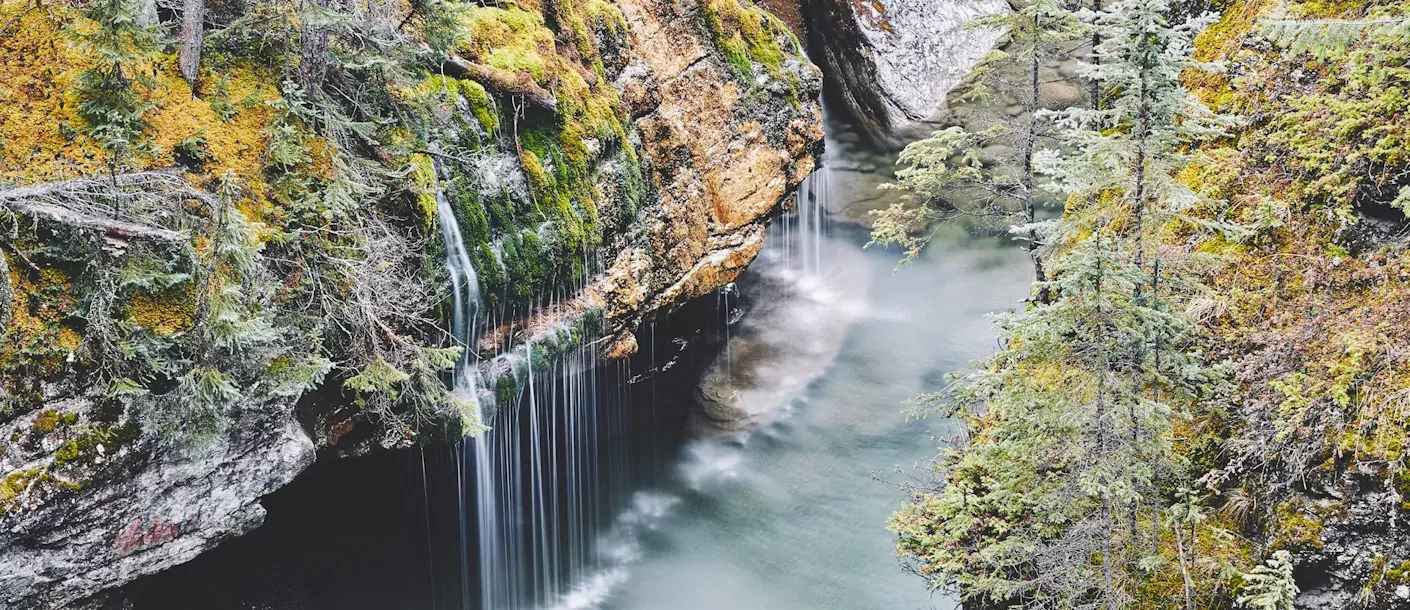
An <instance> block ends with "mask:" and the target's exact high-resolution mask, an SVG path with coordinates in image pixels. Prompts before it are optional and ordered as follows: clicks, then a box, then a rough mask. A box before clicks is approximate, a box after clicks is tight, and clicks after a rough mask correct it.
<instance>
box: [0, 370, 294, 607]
mask: <svg viewBox="0 0 1410 610" xmlns="http://www.w3.org/2000/svg"><path fill="white" fill-rule="evenodd" d="M93 407H94V405H93V403H92V402H90V401H88V400H86V399H84V398H79V397H73V398H66V399H61V400H54V401H50V402H49V403H48V404H47V405H46V407H45V409H44V410H42V411H39V412H37V413H33V414H31V415H30V416H28V417H21V418H18V419H16V420H13V421H11V422H9V423H8V424H6V425H5V426H3V427H0V435H3V436H4V437H5V438H7V439H10V442H9V444H8V445H7V446H6V450H5V451H4V452H3V453H0V469H3V470H4V471H6V472H9V473H11V477H14V473H16V472H20V473H23V472H26V471H36V470H35V466H36V464H37V462H39V461H43V460H46V459H57V460H58V461H61V462H63V463H62V464H59V466H58V467H57V468H53V469H50V470H48V471H46V472H45V473H44V474H43V475H42V476H44V477H48V478H57V479H60V481H61V483H62V484H63V485H64V487H63V488H62V489H64V490H65V491H64V492H62V493H57V494H54V495H52V496H49V497H46V496H45V495H42V494H41V495H25V496H23V497H22V498H21V503H20V505H18V506H17V507H15V510H13V511H11V512H9V513H8V515H7V517H6V518H5V520H4V522H3V524H4V529H0V606H3V607H5V608H14V609H17V610H18V609H25V608H62V607H65V606H67V605H69V604H73V603H75V602H79V601H82V600H84V599H87V598H90V597H92V596H94V595H96V594H99V593H101V592H103V591H105V590H108V589H111V588H114V587H118V586H121V585H123V584H125V583H127V582H128V581H130V580H132V579H134V578H136V577H139V576H143V575H146V574H151V573H154V572H157V571H159V570H162V569H164V568H167V567H169V566H172V565H176V564H179V563H183V562H186V561H189V560H191V559H192V558H194V557H195V556H196V555H198V554H200V553H202V552H204V551H206V550H208V549H210V548H212V547H214V546H215V545H217V544H220V542H221V541H223V540H225V539H227V538H230V537H232V536H238V535H241V534H244V533H245V532H248V531H250V530H251V529H254V528H255V527H258V526H259V524H260V523H261V522H262V521H263V518H264V509H263V508H262V507H261V506H260V504H259V500H260V498H261V497H262V496H264V495H266V494H268V493H270V492H272V491H274V490H275V489H278V488H279V487H281V486H283V485H285V484H286V483H288V482H289V481H291V480H293V478H294V476H295V475H297V474H298V473H299V472H301V471H302V470H303V469H304V468H306V467H308V466H309V465H310V464H312V463H313V460H314V445H313V442H312V441H310V440H309V437H308V435H307V434H305V433H304V431H303V430H302V429H301V428H300V427H299V425H298V424H297V423H296V422H295V421H294V417H293V410H292V408H291V406H290V405H288V404H265V405H252V406H249V407H247V408H243V409H241V411H240V412H239V413H237V414H235V415H234V416H233V417H234V423H233V425H232V426H231V430H230V433H229V434H228V435H224V436H222V437H219V438H215V439H212V440H211V441H210V442H209V443H208V444H205V445H201V446H198V447H193V448H190V449H188V450H185V451H161V450H157V449H156V448H154V447H151V446H144V445H143V444H142V443H140V442H136V441H128V440H127V439H123V438H121V436H120V435H112V436H108V437H105V438H106V441H105V442H103V441H99V440H96V439H94V438H93V436H92V435H91V434H90V433H88V431H91V430H93V422H91V421H89V418H90V413H92V412H93V410H94V409H93ZM55 447H58V448H60V449H59V451H58V452H57V458H50V456H51V455H52V453H51V452H52V451H53V448H55ZM14 480H15V479H13V478H12V479H10V481H9V482H14ZM37 483H38V480H37V479H34V478H30V480H28V481H27V482H26V485H27V486H28V487H29V488H31V489H33V488H34V486H35V485H36V484H37ZM24 491H25V490H16V492H17V493H23V492H24Z"/></svg>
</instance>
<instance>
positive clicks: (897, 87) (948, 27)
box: [803, 0, 1006, 141]
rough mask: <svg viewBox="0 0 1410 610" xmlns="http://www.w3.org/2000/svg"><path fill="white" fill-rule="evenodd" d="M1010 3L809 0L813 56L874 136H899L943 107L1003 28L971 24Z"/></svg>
mask: <svg viewBox="0 0 1410 610" xmlns="http://www.w3.org/2000/svg"><path fill="white" fill-rule="evenodd" d="M1000 10H1006V5H1005V4H1004V3H1003V2H1000V1H996V0H988V1H985V2H976V3H969V2H955V1H951V0H944V1H941V2H933V1H927V0H804V10H803V15H804V20H805V24H806V26H807V29H808V43H809V48H810V50H811V51H812V56H813V58H814V59H815V60H816V61H817V62H818V63H819V64H820V65H821V66H822V68H823V71H824V72H826V73H827V74H829V75H831V76H832V77H833V79H832V82H830V83H829V85H828V86H829V93H831V94H832V95H833V97H834V98H835V99H837V100H838V101H840V102H841V104H842V105H843V106H844V108H842V110H845V111H847V112H848V113H850V114H852V115H853V118H854V119H855V120H856V121H857V122H858V123H860V124H862V125H864V126H865V127H866V128H867V130H868V131H869V132H871V135H872V136H873V137H874V138H876V139H878V140H881V141H889V140H890V139H891V138H892V134H894V133H896V132H897V131H901V130H904V129H905V128H906V127H909V126H911V125H913V124H915V123H917V122H921V121H925V120H927V119H929V118H931V117H932V116H934V115H935V114H936V113H937V112H939V111H940V110H941V109H942V108H943V107H944V103H945V95H946V93H948V92H949V90H950V88H951V87H953V86H954V85H955V84H956V83H958V82H959V80H960V79H961V78H963V77H964V75H965V73H966V72H968V70H969V67H970V66H972V65H973V64H974V61H975V60H976V59H978V58H979V57H981V56H983V55H984V54H985V53H987V52H988V50H989V48H990V47H991V46H993V44H994V43H995V41H997V40H998V38H999V32H997V31H988V30H975V29H970V30H966V29H963V27H962V26H963V25H964V24H965V22H967V21H970V20H972V19H974V18H976V17H979V16H982V15H984V14H988V13H994V12H998V11H1000Z"/></svg>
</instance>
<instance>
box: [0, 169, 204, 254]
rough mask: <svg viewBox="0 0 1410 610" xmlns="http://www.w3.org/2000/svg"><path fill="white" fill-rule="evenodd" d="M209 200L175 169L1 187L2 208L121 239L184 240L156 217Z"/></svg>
mask: <svg viewBox="0 0 1410 610" xmlns="http://www.w3.org/2000/svg"><path fill="white" fill-rule="evenodd" d="M191 199H195V200H198V201H201V202H202V203H204V204H206V205H211V204H212V203H213V199H212V198H211V196H210V195H209V194H207V193H204V192H201V191H199V190H197V189H195V188H193V187H191V186H190V185H189V184H187V183H186V181H185V180H184V179H182V177H181V176H180V175H179V174H177V173H175V172H167V171H161V172H138V173H132V174H121V175H117V176H112V177H101V178H77V179H74V180H61V181H57V182H45V183H41V184H31V185H26V186H21V187H16V188H11V189H3V190H0V207H3V208H5V209H8V210H11V211H13V212H15V213H17V214H20V215H24V216H29V217H32V218H43V219H45V220H49V221H53V222H58V223H62V224H66V225H69V226H73V227H78V228H81V229H89V230H95V231H100V232H102V233H104V234H106V235H109V236H115V237H119V238H126V239H134V238H142V239H152V240H157V241H164V242H169V243H179V242H184V241H186V240H187V239H188V238H187V236H186V235H185V234H182V233H179V232H177V231H173V230H170V229H167V228H163V227H161V226H158V225H157V224H155V222H154V221H156V220H159V219H163V218H169V217H171V216H173V215H177V214H180V213H181V209H182V207H181V205H180V204H182V203H183V202H185V201H187V200H191Z"/></svg>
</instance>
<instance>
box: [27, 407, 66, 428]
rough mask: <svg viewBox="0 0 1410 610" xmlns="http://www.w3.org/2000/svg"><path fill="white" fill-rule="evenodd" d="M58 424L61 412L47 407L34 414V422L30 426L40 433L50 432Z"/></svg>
mask: <svg viewBox="0 0 1410 610" xmlns="http://www.w3.org/2000/svg"><path fill="white" fill-rule="evenodd" d="M58 426H59V413H58V412H57V411H53V410H51V409H45V410H44V411H40V412H39V414H38V415H36V416H34V424H33V425H32V426H30V428H31V429H32V430H34V431H35V432H37V433H39V434H48V433H50V432H53V431H54V429H55V428H57V427H58Z"/></svg>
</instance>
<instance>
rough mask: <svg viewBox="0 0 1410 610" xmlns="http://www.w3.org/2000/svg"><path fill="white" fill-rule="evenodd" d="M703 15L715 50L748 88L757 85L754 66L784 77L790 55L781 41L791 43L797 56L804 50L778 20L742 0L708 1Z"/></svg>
mask: <svg viewBox="0 0 1410 610" xmlns="http://www.w3.org/2000/svg"><path fill="white" fill-rule="evenodd" d="M703 12H704V15H705V24H706V26H707V27H708V28H709V30H710V33H711V37H712V39H713V40H714V42H715V46H716V47H718V48H719V49H720V51H721V52H722V53H724V55H725V61H726V62H727V63H728V64H729V65H730V67H731V68H732V69H733V70H734V72H735V73H736V74H737V75H738V76H739V78H740V79H741V80H742V81H743V82H744V83H745V84H746V85H750V84H752V82H753V79H754V64H759V65H760V66H762V67H763V68H764V69H765V70H767V71H768V72H769V73H771V74H773V75H775V76H779V75H781V74H782V66H783V61H784V59H786V58H787V53H785V52H784V49H783V48H782V47H781V46H779V43H778V40H779V38H784V39H786V40H789V41H791V43H792V45H793V48H794V50H795V52H796V51H797V49H800V48H801V47H800V46H799V45H798V40H797V39H796V38H794V37H793V34H792V33H791V32H790V31H789V30H788V28H787V27H786V26H784V25H783V24H782V23H781V22H779V21H778V18H777V17H774V16H773V15H770V14H769V13H768V12H767V11H765V10H763V9H761V8H759V7H756V6H753V5H747V4H745V3H743V2H741V1H740V0H707V1H706V2H705V3H704V11H703Z"/></svg>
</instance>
